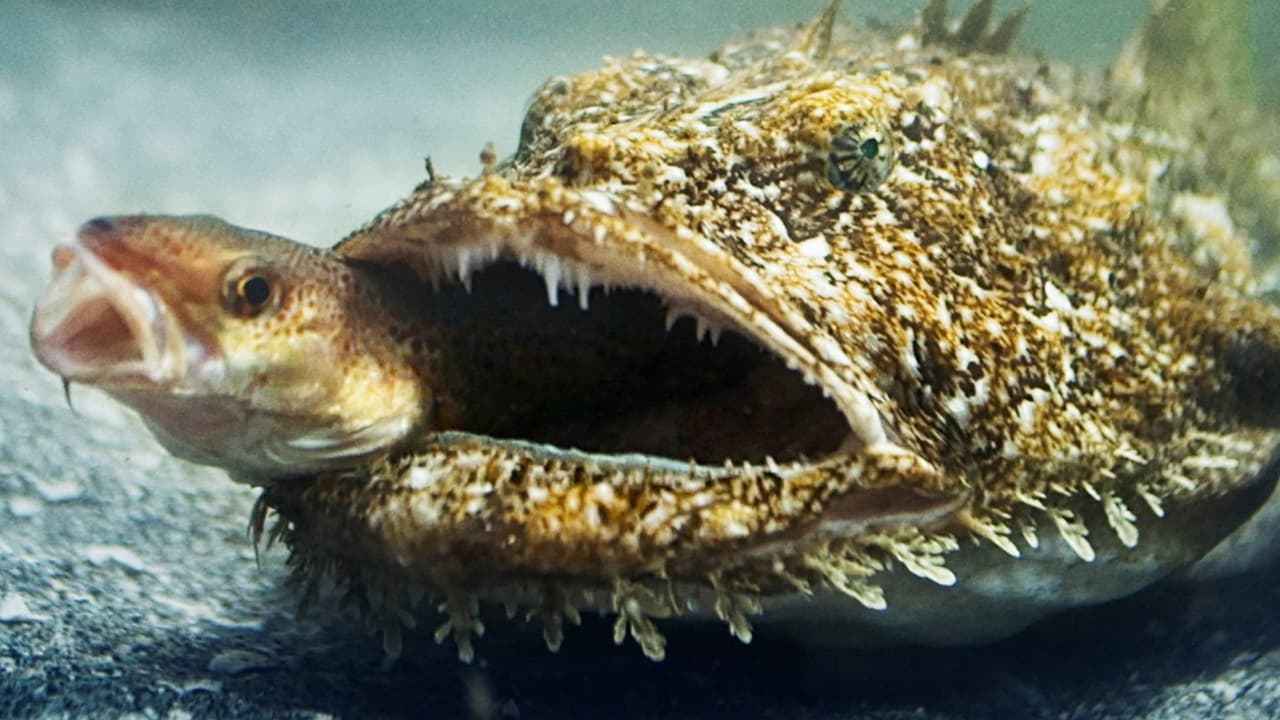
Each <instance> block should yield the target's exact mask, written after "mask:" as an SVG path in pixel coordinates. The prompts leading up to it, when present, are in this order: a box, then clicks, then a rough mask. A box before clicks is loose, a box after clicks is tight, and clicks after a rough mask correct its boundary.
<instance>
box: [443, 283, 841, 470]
mask: <svg viewBox="0 0 1280 720" xmlns="http://www.w3.org/2000/svg"><path fill="white" fill-rule="evenodd" d="M589 299H590V302H589V306H588V308H587V309H586V310H583V309H581V308H580V307H579V298H577V297H574V296H573V295H572V294H570V293H568V292H567V291H561V293H560V298H559V303H558V305H557V306H552V305H550V304H549V303H548V298H547V289H546V283H545V281H544V279H543V278H542V277H541V276H540V275H538V274H537V273H536V272H534V271H532V270H526V269H523V268H521V267H520V266H519V265H517V264H515V263H511V262H499V263H496V264H494V265H491V266H489V267H487V268H485V269H483V270H480V271H477V272H476V273H475V274H474V276H472V279H471V291H470V292H469V293H468V292H467V290H465V289H464V288H463V287H462V286H461V284H458V283H448V284H445V285H442V286H441V288H440V290H439V291H438V292H436V293H434V294H433V296H432V298H431V300H430V302H429V306H430V307H432V308H433V313H432V314H433V316H434V317H435V318H437V320H438V322H439V323H440V324H439V325H438V326H437V327H442V330H443V332H444V333H445V337H444V338H442V340H443V342H440V341H438V342H440V346H441V347H443V348H444V350H443V351H442V352H441V354H440V356H439V362H440V365H441V369H442V371H443V374H444V376H445V377H447V378H452V380H450V381H448V382H446V383H445V385H446V387H445V388H444V390H445V392H447V393H449V398H448V400H449V401H451V402H452V403H453V407H454V408H455V417H454V418H453V422H451V423H450V424H451V425H453V427H450V428H448V429H456V430H463V431H467V432H472V433H478V434H483V435H488V436H491V437H497V438H504V439H519V440H527V441H532V442H541V443H550V444H553V445H556V446H558V447H563V448H573V449H578V450H582V451H586V452H591V453H600V454H608V455H617V454H625V453H642V454H646V455H653V456H658V457H663V458H668V459H674V460H681V461H684V460H693V461H696V462H698V463H700V464H706V465H720V464H723V463H725V462H726V461H729V462H733V463H741V462H744V461H747V462H752V463H761V462H765V461H766V458H770V459H772V460H774V461H777V462H779V463H782V462H788V461H795V460H802V459H812V458H816V457H821V456H824V455H827V454H830V453H832V452H834V451H835V450H836V449H837V448H839V446H840V445H841V443H842V442H843V441H844V439H845V438H846V436H847V435H848V433H849V428H848V424H847V422H846V421H845V418H844V416H843V415H842V414H841V412H840V411H839V409H838V408H837V407H836V406H835V404H834V403H833V402H831V400H829V399H828V398H825V397H824V396H823V394H822V391H821V390H820V389H818V388H817V387H815V386H812V385H808V384H806V383H805V382H804V380H803V378H802V377H801V376H800V374H799V373H798V372H796V371H793V370H789V369H787V368H786V367H785V365H784V364H783V363H782V362H781V361H780V360H778V359H777V358H776V357H775V356H773V355H772V354H770V353H768V352H766V351H764V350H763V349H761V348H760V347H758V346H757V345H755V344H754V343H753V342H751V341H750V340H748V339H746V338H744V337H743V336H741V335H738V334H736V333H734V332H731V331H725V332H724V333H723V334H722V335H721V336H720V337H719V339H718V342H717V343H714V344H713V343H712V342H711V340H710V339H709V338H708V337H706V336H704V337H703V339H702V340H701V341H699V340H698V337H697V334H696V333H695V327H696V322H695V320H694V319H693V318H690V317H683V318H681V319H679V320H678V321H677V322H675V323H674V325H672V326H671V328H670V330H669V331H668V329H667V324H668V323H667V316H668V312H667V307H666V305H665V303H664V302H663V300H662V299H661V298H659V297H658V296H656V295H654V294H653V293H649V292H643V291H638V290H612V291H607V290H606V289H604V288H601V287H595V288H593V289H592V290H591V292H590V296H589ZM447 421H448V420H447V419H446V422H447Z"/></svg>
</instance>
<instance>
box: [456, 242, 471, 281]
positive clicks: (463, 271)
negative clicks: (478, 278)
mask: <svg viewBox="0 0 1280 720" xmlns="http://www.w3.org/2000/svg"><path fill="white" fill-rule="evenodd" d="M471 260H472V255H471V248H467V247H464V248H458V277H459V278H461V279H462V281H463V282H464V283H465V282H467V280H468V279H469V278H470V276H471Z"/></svg>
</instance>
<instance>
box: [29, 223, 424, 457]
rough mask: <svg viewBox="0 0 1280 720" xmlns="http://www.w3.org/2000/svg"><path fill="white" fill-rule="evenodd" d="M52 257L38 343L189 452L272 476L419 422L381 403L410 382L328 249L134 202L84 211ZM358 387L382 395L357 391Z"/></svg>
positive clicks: (42, 351)
mask: <svg viewBox="0 0 1280 720" xmlns="http://www.w3.org/2000/svg"><path fill="white" fill-rule="evenodd" d="M53 264H54V268H55V273H54V278H53V280H52V282H51V283H50V285H49V287H48V289H47V290H46V292H45V293H44V295H43V296H42V297H41V298H40V300H39V301H38V303H37V305H36V309H35V313H34V316H33V318H32V324H31V342H32V347H33V348H34V350H35V353H36V356H37V358H39V360H40V362H41V363H43V364H44V365H45V366H46V367H48V368H49V369H51V370H53V371H54V372H56V373H58V374H59V375H61V376H62V377H63V378H64V379H65V380H66V381H68V382H71V383H81V384H85V385H91V386H94V387H97V388H100V389H102V390H104V391H106V392H107V393H109V394H111V395H112V396H113V397H115V398H116V399H118V400H120V401H121V402H123V403H125V404H126V405H129V406H130V407H132V408H133V409H135V410H137V411H138V412H139V413H140V414H141V415H142V417H143V419H144V420H145V421H146V422H147V424H148V425H149V426H150V427H151V429H152V431H153V432H154V433H155V435H156V437H157V439H159V440H160V442H161V443H162V444H163V445H165V447H166V448H168V449H169V450H170V451H171V452H173V453H174V454H175V455H178V456H180V457H183V458H186V459H189V460H193V461H196V462H201V463H205V464H211V465H217V466H220V467H225V468H228V469H229V470H232V471H233V473H236V474H238V475H241V476H246V477H248V478H252V479H257V478H262V477H269V476H274V475H285V474H293V473H296V472H305V471H309V470H313V469H315V468H317V467H329V466H331V465H332V464H333V463H335V462H341V461H343V460H345V459H347V458H349V457H350V456H352V455H363V454H367V453H368V452H370V451H371V450H372V449H373V447H374V446H378V447H380V446H381V445H382V444H383V443H384V442H385V441H386V440H387V439H388V438H389V437H390V436H392V435H396V434H398V433H402V432H403V431H404V429H405V427H406V426H407V425H406V422H407V421H405V420H404V418H395V419H393V420H387V419H386V418H380V417H377V418H373V419H370V418H369V417H368V416H367V414H366V413H367V411H368V410H369V408H371V407H375V406H376V405H375V404H376V403H378V402H379V401H380V400H381V398H380V397H378V392H376V391H378V390H388V391H390V392H393V393H394V392H395V391H396V390H397V389H398V386H397V384H396V382H394V381H393V382H390V384H388V383H387V382H384V380H386V377H384V373H381V369H382V368H381V366H379V365H378V361H379V360H380V359H382V358H383V357H384V356H383V355H380V354H378V353H377V352H374V353H372V354H370V353H369V352H368V350H369V348H368V347H367V343H365V342H363V340H362V339H361V338H356V339H354V340H353V337H352V334H351V333H350V332H349V328H350V327H351V326H352V325H354V324H355V323H352V322H351V317H350V315H351V313H352V312H354V311H368V310H369V308H368V307H366V306H363V305H361V306H359V307H358V308H354V309H353V307H352V302H353V297H355V296H358V295H359V288H358V287H357V286H358V285H359V283H358V282H356V280H355V276H354V274H353V273H354V271H352V270H351V269H350V268H348V267H346V265H345V264H343V263H342V262H340V261H338V260H336V259H335V258H333V257H331V256H329V255H327V254H326V253H324V252H323V251H320V250H316V249H313V248H309V247H307V246H304V245H301V244H298V243H295V242H292V241H289V240H285V239H283V238H279V237H275V236H271V235H268V234H266V233H260V232H256V231H251V230H245V229H242V228H238V227H234V226H231V225H229V224H227V223H224V222H222V221H221V220H218V219H216V218H212V217H204V216H194V217H147V216H132V217H115V218H96V219H94V220H90V221H89V222H87V223H85V224H84V225H83V226H82V227H81V228H80V231H79V233H78V235H77V239H76V242H75V243H73V244H69V245H61V246H58V247H57V248H56V249H55V250H54V254H53ZM356 304H357V305H359V303H356ZM361 319H362V320H364V319H367V318H365V317H363V316H362V317H361ZM353 363H355V364H362V363H363V364H369V363H372V368H368V367H363V366H362V367H359V368H353ZM353 371H354V372H353ZM409 374H411V373H409V372H408V371H407V370H404V369H403V368H400V367H395V368H392V369H391V370H390V375H391V376H392V377H393V380H407V379H408V378H407V375H409ZM350 377H355V378H357V379H358V380H359V381H360V382H358V383H357V384H360V383H365V384H367V385H368V387H364V386H363V385H362V387H360V388H352V387H348V386H347V381H348V379H349V378H350ZM408 384H409V385H412V383H411V382H410V383H408ZM393 386H394V387H393ZM355 395H360V396H361V397H367V396H370V395H372V397H367V399H365V400H362V401H361V402H360V403H357V404H356V407H354V408H351V407H350V406H349V405H350V404H349V403H348V404H344V402H343V400H345V399H348V398H351V397H353V396H355ZM409 402H410V403H416V396H411V397H410V400H409ZM402 407H405V404H404V403H386V402H382V403H381V408H383V410H382V412H384V413H396V412H399V411H400V410H401V408H402ZM409 415H412V412H409ZM370 428H373V430H370Z"/></svg>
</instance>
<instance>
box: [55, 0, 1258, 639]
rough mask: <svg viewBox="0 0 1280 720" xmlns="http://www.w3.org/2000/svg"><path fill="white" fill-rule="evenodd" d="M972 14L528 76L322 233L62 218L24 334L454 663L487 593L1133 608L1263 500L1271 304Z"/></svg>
mask: <svg viewBox="0 0 1280 720" xmlns="http://www.w3.org/2000/svg"><path fill="white" fill-rule="evenodd" d="M974 8H975V9H974V10H972V11H971V14H970V16H969V17H968V18H967V19H966V20H964V21H963V22H961V23H960V24H959V25H958V26H957V27H956V28H955V29H950V26H949V25H948V24H947V22H946V10H945V3H940V2H930V3H929V4H928V5H927V6H926V8H925V11H924V12H923V13H922V14H921V17H920V23H919V25H918V26H917V27H915V28H913V29H911V30H909V31H907V34H905V35H904V36H903V37H901V38H899V39H897V40H895V41H892V42H886V41H885V39H884V38H881V37H879V36H878V35H874V34H871V33H863V34H860V35H858V36H857V42H848V41H847V39H845V40H841V39H840V38H839V37H836V36H835V35H833V33H834V32H835V30H834V23H835V20H834V18H835V12H836V4H835V3H832V4H831V5H830V6H829V7H828V8H827V10H826V11H824V13H823V14H822V16H821V17H820V18H819V19H818V21H817V22H815V23H814V24H813V25H812V26H810V27H809V28H808V29H805V30H802V31H798V32H790V31H781V30H779V31H775V32H773V33H772V34H770V33H765V34H762V35H759V36H752V37H753V39H752V40H750V41H747V42H745V43H744V44H734V45H729V46H726V47H725V48H723V49H722V50H721V51H720V52H718V53H717V54H716V55H714V56H713V57H712V58H709V59H705V60H688V59H683V58H673V57H665V56H648V55H643V54H637V55H635V56H632V57H629V58H626V59H621V60H612V61H609V62H608V63H607V64H606V66H605V67H604V68H602V69H600V70H597V71H592V72H587V73H582V74H580V75H576V76H573V77H568V78H557V79H554V80H552V81H550V82H548V83H547V84H546V85H545V86H544V87H543V88H542V89H541V90H540V91H539V92H538V93H537V95H536V96H535V97H534V100H533V102H532V103H531V105H530V108H529V111H528V114H527V115H526V118H525V122H524V126H523V128H522V131H521V140H520V146H519V148H518V149H517V151H516V153H515V154H514V155H513V156H512V157H511V158H509V159H507V160H505V161H503V162H502V163H501V164H491V165H490V167H488V168H487V171H486V173H485V174H483V175H482V176H480V177H477V178H472V179H453V178H444V177H429V178H428V179H427V181H426V182H423V183H422V184H421V185H419V186H418V187H417V188H416V189H415V190H414V191H413V193H412V194H411V195H409V196H408V197H407V198H405V199H404V200H402V201H400V202H399V203H397V204H395V205H393V206H392V207H390V208H389V209H387V210H386V211H384V212H383V213H381V214H379V215H378V216H377V217H375V218H374V219H373V220H371V221H370V222H369V223H368V224H366V225H365V226H364V227H362V228H360V229H358V230H356V231H355V232H353V233H351V234H350V235H348V236H347V237H346V238H345V239H344V240H342V241H341V242H339V243H338V244H337V245H336V246H334V247H333V248H331V249H317V248H312V247H308V246H305V245H302V244H300V243H296V242H293V241H290V240H286V239H284V238H280V237H277V236H273V235H269V234H267V233H263V232H259V231H254V230H247V229H244V228H239V227H235V226H233V225H230V224H228V223H226V222H223V221H221V220H218V219H216V218H212V217H207V216H186V217H167V216H127V217H113V218H99V219H97V220H93V221H90V222H89V223H87V224H86V225H85V227H84V228H83V229H82V230H81V233H80V236H79V240H78V242H77V244H76V245H73V246H67V247H62V248H59V249H58V250H57V251H55V256H54V265H55V277H54V280H53V282H52V283H51V284H50V286H49V289H48V290H47V292H46V293H45V295H44V296H43V297H42V298H41V299H40V301H39V302H38V303H37V306H36V310H35V315H34V317H33V320H32V330H31V339H32V344H33V347H34V349H35V352H36V355H37V357H38V358H39V359H40V360H41V362H43V363H44V364H45V365H46V366H47V367H49V368H50V369H51V370H53V371H54V372H56V373H58V374H59V375H60V376H62V377H63V378H64V379H65V380H66V381H68V382H73V383H82V384H86V385H93V386H97V387H99V388H101V389H103V390H105V391H106V392H108V393H110V394H111V395H112V396H113V397H115V398H117V399H118V400H120V401H121V402H123V403H124V404H126V405H128V406H130V407H132V408H134V409H135V410H137V411H138V413H139V414H140V415H141V417H142V418H143V419H144V420H145V421H146V423H147V424H148V426H149V427H150V429H151V430H152V432H153V433H154V434H155V436H156V438H157V439H158V440H159V441H160V442H161V443H162V444H163V445H164V446H165V447H166V448H168V449H169V450H170V451H171V452H172V453H174V454H175V455H177V456H179V457H182V458H185V459H188V460H191V461H194V462H199V463H204V464H209V465H214V466H218V467H222V468H226V469H227V470H228V472H229V473H230V474H231V475H232V477H234V478H236V479H238V480H241V481H244V482H249V483H252V484H255V485H258V486H260V487H261V488H262V495H261V496H260V499H259V502H258V505H257V507H256V509H255V512H254V516H253V520H252V522H253V528H254V532H255V534H256V535H258V536H262V535H264V534H267V535H269V537H270V538H272V539H279V540H282V541H283V542H284V543H285V544H286V545H287V546H288V547H289V550H290V553H291V559H290V562H291V564H292V566H293V568H294V572H295V574H296V576H297V579H298V580H299V581H300V582H301V583H302V584H303V586H304V587H305V588H307V591H306V592H305V597H308V598H309V597H311V595H312V594H313V591H314V589H315V588H316V587H317V585H318V583H320V582H321V581H326V580H329V579H334V580H337V581H338V582H339V583H340V584H342V585H344V586H345V587H346V589H347V590H348V591H349V593H350V595H351V596H352V597H354V598H355V599H356V604H357V606H358V607H359V609H360V611H361V613H362V616H363V618H364V619H365V621H366V622H367V623H368V624H370V625H371V626H372V627H374V628H377V629H380V630H381V631H382V633H383V641H384V644H385V647H386V649H387V651H388V652H389V653H390V654H392V655H394V654H397V653H399V652H400V650H401V647H400V643H401V639H400V628H401V626H402V625H404V624H409V623H412V621H413V620H412V618H413V617H414V616H413V615H412V614H411V611H412V610H413V609H414V607H415V606H416V605H417V604H418V603H419V602H420V601H421V600H422V598H424V597H429V598H431V599H432V600H433V601H434V602H436V603H437V607H438V608H439V609H440V610H441V611H442V612H443V614H444V621H443V623H442V624H441V625H440V626H439V628H438V630H437V633H436V637H437V639H438V640H439V639H443V638H446V637H452V638H453V640H454V641H455V643H456V645H457V647H458V651H459V654H460V655H461V656H462V657H463V658H466V659H469V658H470V657H471V656H472V654H473V652H474V649H473V639H474V638H475V637H476V636H478V635H480V634H481V633H482V632H483V630H484V625H483V622H482V619H481V610H480V604H481V603H482V602H483V603H499V604H504V605H506V606H507V608H508V609H510V610H512V611H514V610H515V609H524V610H525V611H526V612H527V617H529V618H532V619H537V620H540V621H541V623H542V626H543V633H544V637H545V640H546V642H547V644H548V646H549V647H551V648H553V649H554V648H556V647H558V646H559V644H560V642H561V640H562V638H563V629H564V625H565V624H566V623H575V622H577V620H578V618H579V613H580V611H583V610H591V611H598V612H601V613H605V614H608V615H611V616H613V617H614V619H615V620H614V622H615V624H614V638H615V640H616V641H618V642H623V641H625V640H626V639H627V638H632V639H634V640H635V641H636V642H637V643H638V644H639V645H640V646H641V648H642V649H643V651H644V652H645V654H646V655H648V656H649V657H651V658H655V659H657V658H661V657H662V656H663V654H664V653H665V642H666V641H665V638H664V635H663V632H662V630H661V628H660V621H661V620H663V619H664V618H670V617H690V618H708V617H711V618H718V619H719V620H722V621H724V622H725V623H726V624H727V625H728V626H729V629H730V631H731V632H732V633H733V634H734V635H735V636H737V637H738V638H740V639H742V640H744V641H747V640H749V639H750V638H751V637H752V633H753V631H754V630H753V628H754V618H755V616H757V615H760V616H761V618H762V619H763V621H765V622H770V623H774V624H776V625H777V626H779V627H785V628H788V629H789V631H792V632H795V633H797V634H799V635H800V636H802V637H804V638H805V639H808V640H814V641H819V642H837V643H854V642H873V643H877V642H901V641H909V642H929V643H963V642H980V641H985V640H990V639H993V638H997V637H1000V636H1003V635H1006V634H1008V633H1011V632H1014V631H1016V630H1018V629H1020V628H1022V627H1024V626H1026V625H1027V624H1028V623H1031V622H1033V621H1034V620H1036V619H1037V618H1039V617H1042V616H1044V615H1045V614H1048V613H1050V612H1053V611H1055V610H1058V609H1061V608H1064V607H1070V606H1077V605H1082V604H1087V603H1093V602H1101V601H1104V600H1108V599H1111V598H1115V597H1119V596H1121V595H1125V594H1128V593H1131V592H1134V591H1135V590H1137V589H1139V588H1141V587H1143V586H1145V585H1148V584H1150V583H1152V582H1154V581H1156V580H1158V579H1160V578H1162V577H1164V576H1166V575H1168V574H1169V573H1171V572H1173V571H1175V570H1177V569H1178V568H1180V567H1183V566H1185V565H1186V564H1188V563H1191V562H1193V561H1195V560H1196V559H1198V558H1200V557H1201V556H1202V555H1203V554H1204V553H1205V552H1207V551H1208V550H1209V549H1210V548H1211V547H1212V546H1213V545H1214V544H1215V543H1217V542H1218V541H1219V540H1221V538H1223V537H1224V536H1225V535H1226V534H1227V533H1228V532H1230V531H1231V530H1232V529H1233V528H1235V527H1236V526H1238V525H1239V524H1240V523H1241V522H1242V521H1243V520H1244V519H1245V518H1247V517H1248V515H1249V514H1250V513H1251V512H1252V511H1253V510H1254V509H1255V508H1256V507H1257V506H1258V505H1259V504H1260V503H1261V502H1262V500H1263V499H1264V498H1265V496H1266V495H1267V493H1268V492H1269V491H1270V489H1271V488H1272V487H1273V486H1274V484H1275V482H1276V476H1277V474H1278V473H1280V461H1278V460H1277V459H1276V448H1277V446H1278V445H1280V411H1278V410H1277V407H1280V397H1277V393H1276V391H1275V388H1277V387H1280V362H1277V360H1276V358H1280V313H1277V311H1276V309H1275V308H1274V307H1271V306H1269V305H1267V304H1266V303H1264V302H1262V301H1261V300H1259V299H1258V298H1257V297H1255V296H1254V295H1253V294H1252V293H1251V290H1250V289H1249V288H1248V287H1246V285H1247V282H1245V281H1244V280H1241V278H1246V279H1247V277H1248V276H1249V272H1248V268H1247V267H1236V266H1234V265H1231V263H1227V265H1222V266H1215V265H1214V263H1215V262H1217V261H1215V260H1214V259H1213V258H1215V257H1216V258H1225V259H1226V260H1231V258H1239V257H1242V255H1241V253H1238V252H1231V251H1230V249H1231V248H1230V247H1228V245H1231V244H1232V243H1234V244H1235V245H1236V246H1239V247H1244V246H1245V245H1246V244H1247V243H1246V242H1245V239H1244V238H1243V237H1242V236H1240V235H1239V234H1238V233H1237V231H1236V230H1235V229H1234V228H1232V227H1230V226H1229V225H1230V223H1229V222H1228V223H1226V226H1223V227H1219V228H1218V231H1217V235H1216V237H1215V239H1213V240H1212V242H1213V243H1220V244H1224V245H1223V247H1221V248H1219V247H1216V246H1215V247H1213V248H1209V249H1210V250H1212V252H1204V253H1200V252H1199V251H1198V250H1197V251H1196V252H1190V253H1188V252H1186V249H1187V248H1193V249H1195V248H1198V247H1199V246H1200V245H1204V244H1205V243H1209V242H1210V240H1207V239H1205V238H1203V237H1200V236H1197V235H1195V232H1196V231H1195V229H1194V225H1193V224H1191V223H1187V222H1184V220H1183V219H1180V218H1178V217H1174V216H1173V215H1172V214H1171V213H1173V210H1172V209H1171V208H1170V207H1167V205H1168V203H1165V202H1164V201H1163V200H1161V197H1160V196H1159V194H1158V193H1152V191H1151V188H1160V187H1161V183H1162V182H1164V181H1163V179H1162V176H1156V175H1152V173H1155V172H1156V170H1155V168H1159V167H1163V165H1162V162H1163V159H1164V158H1165V156H1164V155H1161V153H1164V152H1167V149H1165V146H1161V145H1159V144H1154V145H1151V146H1148V145H1144V144H1143V143H1145V142H1147V140H1146V139H1145V138H1146V135H1143V134H1142V133H1133V132H1129V131H1128V130H1126V131H1125V132H1118V131H1116V130H1115V128H1116V127H1124V128H1128V127H1129V126H1127V125H1123V123H1122V121H1121V120H1116V119H1114V118H1108V117H1106V116H1105V115H1104V113H1103V111H1102V110H1099V109H1097V108H1098V107H1101V106H1103V105H1105V104H1096V103H1089V102H1085V103H1082V102H1079V98H1076V97H1074V96H1073V95H1072V94H1071V93H1075V92H1079V91H1080V90H1079V87H1077V86H1071V87H1070V88H1067V89H1063V88H1062V87H1060V86H1058V85H1057V84H1055V79H1054V75H1053V74H1052V73H1040V72H1029V71H1027V67H1028V66H1027V65H1026V64H1025V63H1023V62H1022V61H1019V60H1017V59H1016V58H1011V57H1007V56H1005V55H1003V53H1004V51H1006V50H1007V49H1008V47H1009V43H1010V42H1011V40H1012V37H1013V34H1014V32H1015V31H1016V29H1017V25H1018V23H1019V22H1020V21H1021V15H1020V14H1015V15H1014V16H1011V17H1010V18H1007V19H1005V20H1004V21H1002V22H1001V23H999V24H996V25H994V26H993V27H988V24H989V21H990V17H989V16H990V9H991V8H990V3H976V4H975V5H974ZM1124 122H1127V121H1124ZM1117 123H1121V124H1120V125H1118V124H1117ZM1153 159H1162V160H1161V162H1156V161H1154V160H1153ZM1206 202H1208V201H1204V200H1197V204H1198V206H1203V205H1204V204H1205V203H1206ZM1175 205H1176V203H1175ZM1221 216H1222V217H1226V213H1225V211H1224V212H1223V213H1221ZM1233 247H1234V246H1233ZM1206 258H1207V259H1206ZM1232 262H1234V261H1232ZM1228 265H1230V267H1228ZM269 515H274V517H275V521H274V523H273V524H272V525H271V527H270V529H268V525H267V520H268V516H269Z"/></svg>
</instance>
